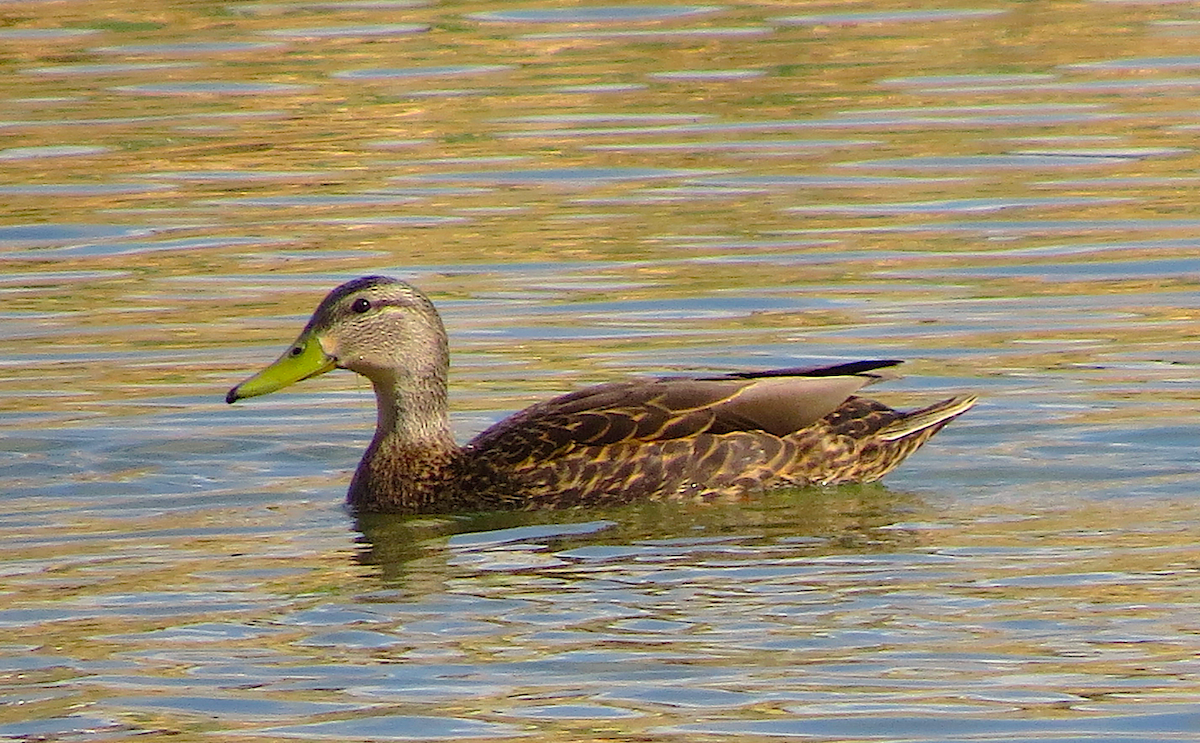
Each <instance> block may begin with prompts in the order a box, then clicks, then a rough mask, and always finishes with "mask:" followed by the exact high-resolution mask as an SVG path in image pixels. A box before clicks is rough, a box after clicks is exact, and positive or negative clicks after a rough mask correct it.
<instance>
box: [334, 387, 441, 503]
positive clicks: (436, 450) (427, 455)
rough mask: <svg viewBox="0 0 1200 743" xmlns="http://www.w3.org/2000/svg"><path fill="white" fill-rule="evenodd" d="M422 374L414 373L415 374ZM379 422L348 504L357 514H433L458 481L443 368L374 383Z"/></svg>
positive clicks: (350, 493) (364, 456)
mask: <svg viewBox="0 0 1200 743" xmlns="http://www.w3.org/2000/svg"><path fill="white" fill-rule="evenodd" d="M414 371H415V372H416V373H413V372H414ZM372 384H373V385H374V387H375V402H376V407H377V415H378V418H377V421H376V425H375V437H374V439H372V440H371V445H370V446H369V447H367V451H366V453H365V454H364V455H363V458H362V462H360V463H359V465H358V470H357V471H356V472H355V473H354V479H353V480H352V481H351V483H350V492H349V493H348V494H347V498H348V500H349V502H350V505H351V506H352V507H353V508H354V509H355V510H357V511H385V512H389V513H403V512H417V511H423V510H430V509H431V507H432V506H433V505H434V504H435V503H436V502H437V500H438V499H439V497H441V496H443V495H444V493H445V490H446V487H447V484H448V483H449V482H450V480H451V479H452V477H453V468H454V465H455V462H456V460H457V458H458V456H459V448H458V446H457V445H456V444H455V443H454V437H453V436H452V435H451V433H450V421H449V417H448V415H447V405H446V371H445V367H444V366H443V367H442V368H440V369H437V368H434V369H430V370H426V371H425V372H424V373H422V372H421V371H420V370H411V371H408V372H407V373H403V372H402V373H400V374H398V375H396V376H388V377H386V378H381V379H373V380H372Z"/></svg>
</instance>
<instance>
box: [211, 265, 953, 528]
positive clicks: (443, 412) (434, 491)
mask: <svg viewBox="0 0 1200 743" xmlns="http://www.w3.org/2000/svg"><path fill="white" fill-rule="evenodd" d="M449 360H450V354H449V348H448V342H447V339H446V331H445V329H444V328H443V326H442V320H441V318H440V316H439V315H438V312H437V310H436V309H435V308H434V306H433V303H432V302H430V300H429V298H428V297H426V296H425V295H424V294H423V293H421V292H420V291H419V290H418V289H416V288H415V287H413V286H411V285H409V284H407V283H405V282H403V281H399V280H397V279H392V278H388V277H384V276H366V277H363V278H358V279H354V280H353V281H349V282H347V283H345V284H342V285H341V286H339V287H337V288H336V289H334V290H333V291H332V292H330V293H329V295H328V296H326V297H325V299H324V300H322V302H321V304H320V305H319V306H318V307H317V309H316V311H315V312H314V313H313V316H312V318H311V319H310V320H309V321H308V324H307V325H306V326H305V327H304V330H303V331H302V332H301V333H300V336H299V337H298V338H297V339H296V341H295V342H294V343H292V345H291V346H290V347H289V348H288V349H287V351H285V352H284V353H283V355H282V356H280V357H279V359H278V360H276V361H275V362H274V363H272V364H271V365H270V366H268V367H267V368H265V369H263V370H262V371H261V372H259V373H258V374H255V375H254V376H252V377H250V378H248V379H246V380H245V381H243V382H242V383H241V384H239V385H237V386H236V387H234V388H233V389H231V390H230V391H229V394H228V395H226V398H225V400H226V402H229V403H233V402H235V401H237V400H241V399H244V398H247V397H254V396H256V395H264V394H267V393H268V392H274V391H276V390H279V389H282V388H283V387H287V386H288V385H290V384H293V383H295V382H299V381H301V380H304V379H308V378H309V377H315V376H317V375H318V374H324V373H325V372H328V371H330V370H332V369H349V370H350V371H353V372H357V373H359V374H361V375H363V376H364V377H366V378H367V379H369V380H370V381H371V384H372V385H373V386H374V388H375V399H376V405H377V415H378V418H377V422H376V427H375V436H374V438H373V439H372V440H371V443H370V445H369V446H368V447H367V451H366V453H365V454H364V455H363V458H362V462H361V463H360V464H359V465H358V469H357V471H356V472H355V473H354V478H353V479H352V480H351V483H350V490H349V493H348V494H347V499H348V501H349V503H350V505H351V507H352V508H353V509H355V510H356V511H359V512H383V513H452V512H466V511H484V510H498V509H539V508H556V507H569V506H588V505H616V504H620V503H626V502H630V501H635V500H638V499H650V498H660V499H661V498H695V499H706V498H717V497H730V496H741V495H744V494H747V493H752V492H755V491H761V490H764V489H767V488H773V487H780V486H788V485H808V484H822V485H825V484H837V483H847V482H870V481H874V480H878V479H879V478H880V477H882V476H883V475H884V474H886V473H887V472H889V471H890V470H891V469H893V468H894V467H895V466H896V465H898V464H899V463H900V462H901V461H902V460H904V458H905V457H907V456H908V455H909V454H911V453H912V452H913V451H915V450H916V449H917V448H918V447H919V446H921V445H922V444H923V443H925V441H926V440H928V439H929V437H930V436H932V435H934V434H935V433H937V432H938V431H939V430H941V428H942V427H943V426H944V425H946V423H947V422H948V421H950V420H952V419H953V418H956V417H957V416H959V415H961V414H962V413H964V412H966V410H967V409H968V408H970V407H971V406H972V405H973V404H974V403H975V398H974V397H969V396H963V397H952V398H949V399H947V400H942V401H941V402H937V403H934V404H932V405H930V406H928V407H924V408H920V409H918V410H913V411H909V412H899V411H896V410H893V409H891V408H889V407H887V406H886V405H883V404H882V403H879V402H876V401H874V400H870V399H867V398H863V397H858V396H855V395H854V393H855V392H857V391H858V390H859V389H860V388H862V387H864V386H866V385H868V384H871V383H873V382H876V381H879V380H881V379H883V378H886V377H888V376H890V375H889V374H888V372H887V371H885V370H887V369H888V368H889V367H893V366H895V365H897V364H899V363H900V362H899V361H895V360H874V361H854V362H850V363H843V364H836V365H833V366H817V367H809V368H793V369H775V370H772V371H760V372H744V373H734V374H723V375H715V376H691V377H664V378H646V379H635V380H631V381H622V382H612V383H608V384H601V385H597V386H594V387H588V388H585V389H582V390H579V391H577V392H572V393H570V394H566V395H562V396H560V397H555V398H553V399H550V400H546V401H545V402H540V403H537V404H535V405H533V406H532V407H529V408H526V409H525V410H523V411H521V412H519V413H516V414H515V415H513V416H511V417H509V418H506V419H504V420H502V421H500V422H499V423H496V424H495V425H493V426H492V427H490V428H488V429H487V430H485V431H484V432H483V433H481V434H479V435H478V436H476V437H475V438H474V439H472V440H471V441H470V442H469V443H467V444H466V445H465V446H459V445H457V444H456V443H455V441H454V439H453V437H452V436H451V433H450V424H449V419H448V414H447V402H446V377H447V370H448V367H449Z"/></svg>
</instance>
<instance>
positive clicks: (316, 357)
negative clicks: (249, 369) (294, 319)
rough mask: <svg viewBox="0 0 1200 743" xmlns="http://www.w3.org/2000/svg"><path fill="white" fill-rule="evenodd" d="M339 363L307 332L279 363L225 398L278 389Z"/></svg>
mask: <svg viewBox="0 0 1200 743" xmlns="http://www.w3.org/2000/svg"><path fill="white" fill-rule="evenodd" d="M336 367H337V362H336V359H334V358H333V357H332V356H330V355H329V354H327V353H325V349H323V348H321V344H320V342H319V341H318V340H317V339H316V338H315V337H313V336H312V335H309V334H308V333H303V334H301V335H300V337H299V338H297V339H296V342H295V343H293V344H292V346H291V348H289V349H288V350H287V351H285V352H284V353H283V355H282V356H280V357H279V358H278V359H276V360H275V363H273V364H271V365H270V366H268V367H267V368H266V369H263V370H262V371H260V372H259V373H258V374H255V375H254V376H252V377H250V378H249V379H246V380H244V381H242V382H241V384H239V385H238V386H236V387H234V388H233V389H231V390H229V394H227V395H225V402H228V403H233V402H236V401H238V400H242V399H244V398H247V397H256V396H258V395H265V394H267V393H268V392H275V391H276V390H281V389H283V388H284V387H287V386H288V385H292V384H295V383H296V382H300V381H302V380H305V379H308V378H309V377H315V376H317V375H319V374H324V373H325V372H327V371H330V370H331V369H334V368H336Z"/></svg>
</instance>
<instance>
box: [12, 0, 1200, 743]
mask: <svg viewBox="0 0 1200 743" xmlns="http://www.w3.org/2000/svg"><path fill="white" fill-rule="evenodd" d="M5 7H6V10H8V11H10V12H9V13H8V16H7V21H6V24H5V28H4V29H3V30H2V31H0V48H3V49H4V52H5V59H6V61H7V62H8V64H7V68H6V69H7V71H8V74H7V75H6V76H4V78H3V79H2V80H0V98H2V99H3V101H4V106H3V113H2V114H0V131H2V132H3V133H4V134H5V135H6V139H5V141H4V142H3V143H0V195H2V196H3V205H2V206H0V263H2V265H3V272H2V274H0V297H2V298H3V302H2V304H0V338H3V340H4V341H5V347H6V349H7V350H6V352H5V353H4V354H3V355H2V356H0V463H2V464H0V492H2V493H3V500H2V504H3V505H2V507H0V581H2V582H0V627H3V628H4V630H5V633H4V640H3V641H0V739H4V740H64V741H92V740H97V741H101V740H104V741H109V740H138V741H158V740H164V741H165V740H230V739H234V740H247V741H254V740H262V741H267V740H272V741H274V740H289V739H296V738H300V739H337V740H346V741H354V740H362V741H367V740H372V741H376V740H445V739H477V740H488V739H517V740H546V741H562V740H581V741H582V740H589V741H590V740H597V739H612V740H628V739H635V738H636V739H641V740H654V741H679V740H689V741H692V740H696V741H721V740H771V739H775V738H777V737H778V738H795V737H800V738H806V739H820V740H825V739H837V740H864V741H871V740H903V741H946V742H947V743H948V742H950V741H959V740H964V739H971V740H1004V741H1013V740H1016V741H1025V740H1028V741H1057V742H1061V741H1074V740H1102V741H1121V742H1122V743H1124V742H1126V741H1129V742H1132V741H1151V740H1154V741H1161V740H1194V739H1195V731H1196V730H1197V729H1200V719H1198V718H1197V714H1196V712H1195V710H1196V703H1197V701H1198V700H1200V686H1198V685H1197V677H1198V673H1200V666H1198V665H1197V660H1196V658H1197V650H1198V645H1200V643H1198V641H1197V623H1196V616H1197V602H1198V600H1200V575H1198V573H1197V568H1196V566H1197V564H1200V554H1198V552H1197V547H1196V544H1197V541H1198V540H1197V536H1198V534H1200V507H1197V505H1196V499H1195V495H1196V488H1197V483H1198V482H1200V478H1198V475H1197V466H1196V454H1195V452H1196V441H1197V440H1198V438H1197V425H1196V422H1195V421H1196V413H1197V405H1196V399H1197V378H1198V376H1200V375H1198V373H1197V371H1198V370H1197V366H1198V365H1200V350H1198V346H1197V342H1196V337H1197V336H1196V329H1197V327H1198V325H1197V323H1198V321H1200V292H1198V291H1197V289H1198V287H1200V270H1198V267H1197V261H1196V246H1197V240H1198V239H1200V237H1198V236H1197V235H1198V229H1200V221H1198V220H1197V219H1196V216H1195V203H1196V199H1195V195H1194V186H1195V184H1196V182H1197V178H1196V175H1195V171H1196V167H1197V155H1196V151H1195V147H1194V145H1193V141H1194V132H1195V129H1196V127H1197V126H1198V125H1200V122H1198V120H1197V116H1196V105H1195V101H1196V99H1195V96H1196V90H1197V87H1200V78H1197V77H1196V76H1195V75H1194V72H1195V68H1196V66H1197V62H1196V59H1197V58H1196V55H1195V52H1196V42H1197V36H1196V34H1197V29H1198V28H1200V16H1198V15H1197V13H1196V9H1195V7H1194V5H1193V4H1191V3H1172V2H1162V3H1153V2H1149V3H1147V2H1088V3H1082V4H1077V5H1071V6H1063V5H1053V4H1044V3H1017V4H1003V3H1001V4H992V5H989V6H986V7H983V6H980V7H975V6H970V5H966V6H964V5H937V6H930V7H922V8H918V9H913V8H905V7H898V6H894V5H889V4H884V3H862V4H857V5H854V6H853V7H849V6H845V5H839V4H836V3H832V4H826V5H812V4H809V5H786V4H785V5H778V4H777V5H754V4H743V3H725V4H721V5H669V4H651V3H641V4H633V5H602V4H597V5H589V6H579V7H566V6H550V5H540V6H539V5H532V6H522V7H520V8H516V7H508V6H507V5H505V4H502V3H491V4H488V3H482V4H473V5H470V6H461V7H459V6H455V5H438V4H434V3H422V2H407V1H385V2H373V1H369V2H302V3H233V4H209V3H178V4H173V5H167V6H162V10H161V12H157V13H154V14H150V15H147V14H146V13H145V10H144V8H142V7H140V6H134V5H132V4H128V3H121V2H116V3H108V4H106V5H104V7H103V12H101V9H100V8H98V6H96V4H94V3H83V2H60V3H19V4H13V3H10V4H9V5H8V6H5ZM18 11H19V12H18ZM365 273H387V274H392V275H396V276H400V277H403V278H406V279H409V280H412V281H414V282H416V283H418V284H419V285H420V286H422V287H423V288H424V289H426V290H427V291H428V292H429V293H430V294H431V295H432V296H433V298H434V300H435V301H436V302H437V303H438V305H439V307H440V308H441V309H442V312H443V314H444V316H445V320H446V323H447V326H448V328H449V331H450V334H451V342H452V345H453V348H454V351H455V354H454V367H453V370H452V380H451V384H452V393H453V404H454V411H455V412H454V426H455V430H456V432H457V434H458V435H459V436H461V437H463V438H466V437H468V436H470V435H471V434H473V433H475V432H477V431H479V430H481V429H482V428H483V427H485V426H486V425H487V424H488V423H490V422H492V421H494V420H496V419H498V418H499V417H501V416H502V415H504V414H505V413H507V412H508V411H511V410H514V409H517V408H520V407H522V406H524V405H526V404H529V403H530V402H533V401H534V400H537V399H541V398H544V397H546V396H548V395H551V394H554V393H557V392H562V391H566V390H569V389H572V388H574V387H577V386H579V385H582V384H588V383H595V382H601V381H610V380H613V379H619V378H622V377H624V376H626V375H630V374H656V373H664V372H677V371H688V370H702V371H725V370H732V369H741V368H769V367H772V366H786V365H795V364H798V363H804V362H805V361H811V360H814V359H845V358H893V357H894V358H906V359H909V360H910V361H909V363H908V364H907V365H906V371H907V373H908V375H909V376H907V377H906V378H905V379H903V380H900V381H898V382H892V383H889V384H888V385H887V386H886V387H884V386H881V387H879V388H877V389H878V396H879V397H880V398H881V399H884V400H886V401H888V402H891V403H894V404H897V405H910V404H916V403H918V402H921V401H928V400H930V399H933V398H936V397H939V396H946V395H949V394H951V393H960V392H967V391H973V392H977V393H979V394H981V395H982V396H983V402H982V403H981V404H980V405H979V406H978V407H977V408H976V409H974V410H973V411H971V413H970V414H969V415H967V416H965V417H964V418H962V419H960V420H958V421H955V423H954V424H953V425H952V426H950V427H949V428H947V429H946V430H945V431H944V432H942V433H941V434H939V436H938V437H937V438H936V439H935V440H934V441H933V442H932V443H931V444H930V445H929V446H928V447H926V448H925V449H923V450H922V451H921V452H919V453H918V454H917V455H916V456H914V457H913V458H912V459H911V460H910V461H909V462H907V463H906V464H905V465H904V466H902V467H901V468H900V469H899V470H897V471H896V472H895V473H893V474H892V475H890V476H889V477H888V478H886V480H885V481H884V483H883V484H882V485H878V486H870V487H848V488H839V489H833V490H828V491H824V490H803V491H797V492H781V493H775V494H771V495H770V496H768V497H765V498H762V499H756V500H754V501H752V502H748V503H744V504H737V505H722V506H711V507H696V506H688V505H643V506H638V507H629V508H622V509H615V510H599V511H580V512H575V511H569V512H558V513H542V514H500V515H495V514H493V515H479V516H471V517H462V518H436V519H434V518H430V519H399V518H394V517H371V518H369V519H363V520H355V519H354V518H353V517H351V516H349V515H348V514H347V513H346V512H345V510H344V509H343V508H342V506H341V501H342V497H343V494H344V491H345V487H346V484H347V481H348V472H349V470H350V469H351V468H352V467H353V466H354V464H355V462H356V461H357V458H358V456H359V454H360V452H361V450H362V448H363V446H364V445H365V442H366V439H367V437H368V435H369V431H370V426H371V423H372V421H373V413H372V411H371V404H372V401H371V397H370V392H369V389H368V388H367V385H366V384H365V382H364V381H362V380H360V379H357V378H355V377H354V376H353V375H350V374H345V373H339V374H331V375H326V376H324V377H322V378H320V379H316V380H312V381H309V382H305V383H304V384H303V385H300V386H298V387H296V388H295V389H294V390H290V391H288V392H286V393H280V394H278V395H273V396H270V397H267V398H262V399H256V400H254V401H251V402H250V403H247V404H245V405H242V406H238V407H235V408H230V407H229V406H226V405H225V404H224V402H223V401H222V398H223V396H224V393H225V391H226V390H227V389H228V388H229V387H230V386H231V385H232V384H233V383H234V382H236V381H238V380H240V379H241V378H243V377H244V376H246V374H248V373H249V372H251V371H253V370H255V369H257V368H259V367H260V366H261V365H262V364H263V363H265V362H267V361H269V360H270V359H273V358H274V357H275V356H276V355H277V354H278V353H279V352H280V351H281V350H282V349H283V347H284V346H285V344H286V343H288V342H289V341H290V340H291V339H292V338H293V337H294V336H295V333H296V332H297V331H298V329H299V328H300V327H301V325H302V324H303V322H304V320H305V319H306V317H307V315H308V313H309V312H310V311H311V309H312V308H313V306H314V305H315V303H316V302H317V301H318V300H319V298H320V297H321V296H322V295H323V294H324V292H325V291H327V290H328V289H329V288H331V287H332V286H333V285H335V284H336V283H338V282H340V281H342V280H344V279H346V278H349V277H352V276H356V275H361V274H365Z"/></svg>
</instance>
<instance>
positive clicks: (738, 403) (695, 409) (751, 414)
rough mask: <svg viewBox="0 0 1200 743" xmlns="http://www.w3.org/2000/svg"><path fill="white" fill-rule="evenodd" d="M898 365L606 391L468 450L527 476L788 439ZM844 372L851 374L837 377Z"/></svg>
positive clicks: (541, 412) (544, 412)
mask: <svg viewBox="0 0 1200 743" xmlns="http://www.w3.org/2000/svg"><path fill="white" fill-rule="evenodd" d="M893 363H895V362H891V361H880V362H856V363H855V364H849V365H839V366H835V367H818V368H811V369H788V370H776V371H770V372H758V373H754V374H738V375H728V376H721V377H667V378H661V379H648V380H638V381H631V382H618V383H613V384H603V385H598V386H595V387H589V388H587V389H584V390H580V391H578V392H573V393H570V394H567V395H562V396H560V397H556V398H553V399H551V400H546V401H545V402H541V403H538V404H536V405H533V406H532V407H529V408H526V409H525V410H523V411H521V412H519V413H517V414H515V415H513V416H511V417H509V418H507V419H505V420H502V421H500V422H499V423H497V424H495V425H494V426H492V427H491V428H489V429H487V430H486V431H484V432H483V433H481V434H479V435H478V436H477V437H475V439H474V440H472V441H471V442H470V443H469V444H468V445H467V448H468V449H469V450H471V451H473V452H475V453H476V454H477V455H484V456H486V458H487V459H489V460H491V461H493V462H495V463H496V464H499V465H503V466H505V467H508V468H517V469H524V468H525V467H529V466H534V464H535V463H538V462H545V461H547V460H552V459H556V458H560V457H563V456H565V455H566V454H568V453H569V452H571V451H573V450H575V449H577V448H580V447H587V448H589V449H592V448H593V447H609V446H614V445H617V444H622V443H626V442H638V443H640V444H641V445H644V444H645V443H649V442H657V441H671V440H680V439H689V438H694V437H696V436H699V435H701V434H705V433H713V434H729V433H736V432H741V431H747V432H749V431H754V432H767V433H770V434H773V435H774V436H785V435H787V434H789V433H794V432H795V431H798V430H801V429H803V428H805V427H807V426H809V425H811V424H813V423H814V422H816V421H818V420H820V419H821V418H822V417H824V416H825V415H827V414H829V413H831V412H833V411H834V410H836V409H837V408H838V406H839V405H841V404H842V403H843V402H844V401H845V400H846V399H847V397H849V396H850V395H851V394H852V393H853V392H855V391H856V390H858V389H859V388H861V387H863V386H865V385H867V384H870V383H871V382H873V381H875V380H876V379H877V376H876V375H873V374H869V373H866V372H869V371H870V370H871V369H874V368H877V367H879V366H890V365H892V364H893ZM842 369H847V370H850V371H851V373H849V374H844V375H839V374H833V373H831V372H835V371H840V370H842Z"/></svg>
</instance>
